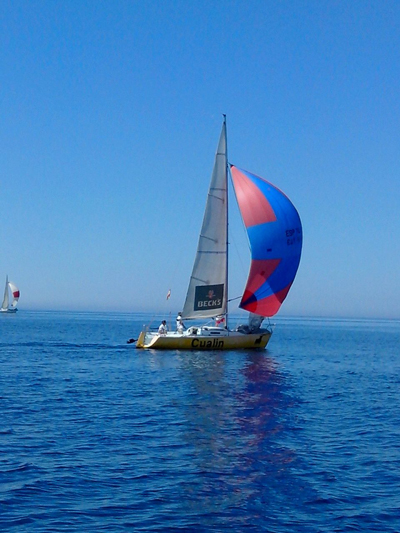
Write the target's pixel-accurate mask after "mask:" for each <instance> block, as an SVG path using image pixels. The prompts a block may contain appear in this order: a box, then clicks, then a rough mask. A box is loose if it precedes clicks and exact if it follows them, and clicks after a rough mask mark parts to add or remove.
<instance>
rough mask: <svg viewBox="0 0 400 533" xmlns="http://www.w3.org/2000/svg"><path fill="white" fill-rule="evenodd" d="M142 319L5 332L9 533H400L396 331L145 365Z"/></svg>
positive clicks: (312, 336)
mask: <svg viewBox="0 0 400 533" xmlns="http://www.w3.org/2000/svg"><path fill="white" fill-rule="evenodd" d="M144 321H145V318H144V317H140V316H139V315H123V314H110V315H106V314H95V313H93V314H90V313H80V314H74V313H33V312H23V311H20V312H19V313H18V314H17V315H16V316H0V370H1V373H0V407H1V410H0V413H1V418H0V530H2V531H3V530H4V531H7V532H11V533H14V532H18V533H26V532H87V533H89V532H90V533H99V532H101V531H110V532H114V531H115V532H118V531H135V532H136V531H138V532H140V531H143V532H152V531H167V532H174V531H180V532H186V531H187V532H189V531H200V532H201V531H217V532H218V531H237V532H242V531H243V532H259V531H266V532H272V533H275V532H276V533H278V532H279V533H290V532H310V533H314V532H315V533H316V532H347V531H349V532H350V531H362V532H370V531H377V532H393V533H394V532H396V533H397V532H399V531H400V512H399V508H400V446H399V442H400V353H399V352H400V348H399V347H400V323H399V322H390V321H354V320H353V321H332V320H331V321H325V320H288V319H286V320H285V319H278V320H277V321H276V322H277V325H276V328H275V332H274V335H273V336H272V339H271V341H270V344H269V346H268V349H267V350H263V351H259V352H254V351H250V350H249V351H242V352H149V351H140V350H136V349H135V348H134V346H133V345H128V344H126V340H127V339H129V338H130V337H136V336H137V334H138V332H139V330H140V326H141V325H142V323H143V322H144Z"/></svg>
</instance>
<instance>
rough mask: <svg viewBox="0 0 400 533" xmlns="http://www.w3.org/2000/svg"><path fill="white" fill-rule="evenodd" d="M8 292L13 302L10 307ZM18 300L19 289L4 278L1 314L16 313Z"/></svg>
mask: <svg viewBox="0 0 400 533" xmlns="http://www.w3.org/2000/svg"><path fill="white" fill-rule="evenodd" d="M9 290H11V293H12V296H13V301H12V303H11V306H10V297H9ZM18 300H19V289H18V287H16V286H15V285H14V283H12V282H11V281H8V276H6V286H5V288H4V298H3V303H2V304H1V309H0V312H2V313H16V312H17V311H18V309H17V303H18Z"/></svg>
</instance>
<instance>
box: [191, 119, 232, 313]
mask: <svg viewBox="0 0 400 533" xmlns="http://www.w3.org/2000/svg"><path fill="white" fill-rule="evenodd" d="M227 172H228V169H227V144H226V121H225V119H224V123H223V125H222V131H221V136H220V139H219V143H218V148H217V153H216V155H215V162H214V169H213V173H212V176H211V183H210V188H209V191H208V197H207V203H206V209H205V213H204V219H203V225H202V228H201V232H200V237H199V243H198V246H197V253H196V258H195V262H194V266H193V271H192V276H191V278H190V282H189V288H188V292H187V296H186V301H185V305H184V307H183V312H182V316H183V318H197V317H203V318H206V317H214V316H216V315H220V314H225V313H226V306H227V296H228V295H227V290H228V282H227V276H228V250H227V247H228V243H227V241H228V179H227Z"/></svg>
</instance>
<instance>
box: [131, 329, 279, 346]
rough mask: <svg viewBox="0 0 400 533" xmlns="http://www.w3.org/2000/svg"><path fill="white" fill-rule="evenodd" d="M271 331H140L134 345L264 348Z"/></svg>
mask: <svg viewBox="0 0 400 533" xmlns="http://www.w3.org/2000/svg"><path fill="white" fill-rule="evenodd" d="M271 335H272V331H269V330H260V331H258V332H256V333H240V332H236V331H229V332H227V334H226V335H224V336H218V337H217V336H216V337H212V336H209V335H184V334H183V335H182V334H178V333H168V334H167V335H159V334H158V333H148V332H146V331H142V332H141V333H140V335H139V338H138V340H137V343H136V347H137V348H144V349H157V350H243V349H251V348H258V349H260V348H265V347H266V346H267V344H268V341H269V339H270V338H271Z"/></svg>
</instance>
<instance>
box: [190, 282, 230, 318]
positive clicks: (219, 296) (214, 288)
mask: <svg viewBox="0 0 400 533" xmlns="http://www.w3.org/2000/svg"><path fill="white" fill-rule="evenodd" d="M223 299H224V284H223V283H221V284H219V285H198V286H197V287H196V291H195V297H194V310H195V311H205V310H211V309H221V307H222V302H223Z"/></svg>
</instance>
